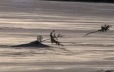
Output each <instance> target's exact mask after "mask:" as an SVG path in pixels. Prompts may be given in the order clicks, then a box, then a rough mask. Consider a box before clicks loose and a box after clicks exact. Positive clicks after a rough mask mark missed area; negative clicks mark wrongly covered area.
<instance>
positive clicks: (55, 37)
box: [50, 30, 63, 46]
mask: <svg viewBox="0 0 114 72" xmlns="http://www.w3.org/2000/svg"><path fill="white" fill-rule="evenodd" d="M50 40H51V43H55V44H56V45H61V46H63V45H62V44H61V43H60V42H59V41H58V35H56V34H55V30H53V31H52V32H51V33H50Z"/></svg>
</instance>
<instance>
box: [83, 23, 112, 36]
mask: <svg viewBox="0 0 114 72" xmlns="http://www.w3.org/2000/svg"><path fill="white" fill-rule="evenodd" d="M110 27H111V25H106V24H105V25H102V26H101V29H99V30H97V31H93V32H90V33H87V34H86V35H85V36H87V35H89V34H92V33H96V32H107V31H108V30H109V28H110Z"/></svg>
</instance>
